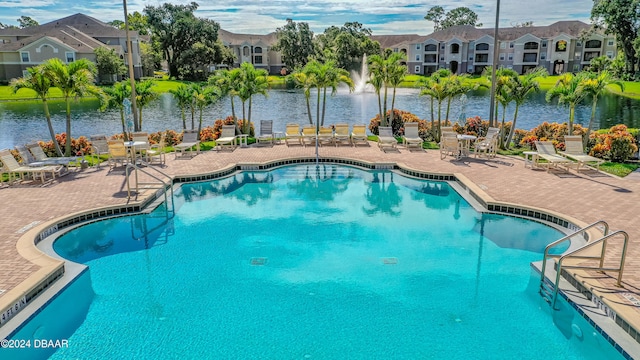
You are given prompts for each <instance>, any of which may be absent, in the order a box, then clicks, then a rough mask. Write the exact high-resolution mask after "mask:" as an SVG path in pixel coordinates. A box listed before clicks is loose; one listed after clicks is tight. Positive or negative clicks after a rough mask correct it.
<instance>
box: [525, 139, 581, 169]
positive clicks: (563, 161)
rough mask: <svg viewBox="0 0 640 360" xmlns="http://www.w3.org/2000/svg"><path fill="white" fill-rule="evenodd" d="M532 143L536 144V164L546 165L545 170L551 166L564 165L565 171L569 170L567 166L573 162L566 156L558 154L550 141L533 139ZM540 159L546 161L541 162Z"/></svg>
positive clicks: (539, 165)
mask: <svg viewBox="0 0 640 360" xmlns="http://www.w3.org/2000/svg"><path fill="white" fill-rule="evenodd" d="M534 143H535V145H536V151H537V152H538V155H537V157H536V161H535V162H536V164H535V165H536V166H538V167H545V166H546V168H547V171H549V170H551V168H559V167H560V166H564V167H565V169H566V171H569V168H570V167H571V166H572V165H573V164H574V162H573V161H571V160H569V159H567V158H566V157H564V156H560V155H558V154H557V153H556V148H555V146H553V143H552V142H551V141H535V142H534ZM541 160H545V161H546V162H542V161H541Z"/></svg>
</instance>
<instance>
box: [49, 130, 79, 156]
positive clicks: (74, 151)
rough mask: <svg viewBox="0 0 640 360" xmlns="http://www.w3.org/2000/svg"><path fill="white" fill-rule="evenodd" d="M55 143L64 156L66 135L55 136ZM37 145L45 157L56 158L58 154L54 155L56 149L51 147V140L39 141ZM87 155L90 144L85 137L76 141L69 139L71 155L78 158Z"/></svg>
mask: <svg viewBox="0 0 640 360" xmlns="http://www.w3.org/2000/svg"><path fill="white" fill-rule="evenodd" d="M56 141H57V142H58V145H59V146H60V150H62V153H63V154H64V151H65V150H64V149H65V146H66V142H67V134H66V133H61V134H56ZM38 144H39V145H40V147H41V148H42V150H43V151H44V153H45V154H47V156H49V157H56V156H58V154H56V148H55V146H54V145H53V141H52V140H49V141H39V142H38ZM89 153H91V143H90V142H89V141H88V140H87V138H86V137H84V136H80V137H79V138H77V139H74V138H71V155H74V156H80V155H83V154H89Z"/></svg>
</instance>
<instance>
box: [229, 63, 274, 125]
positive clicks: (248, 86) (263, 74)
mask: <svg viewBox="0 0 640 360" xmlns="http://www.w3.org/2000/svg"><path fill="white" fill-rule="evenodd" d="M267 75H268V73H267V71H266V70H264V69H256V68H255V67H254V66H253V64H251V63H248V62H245V63H242V64H241V65H240V75H239V77H238V79H237V81H236V82H235V84H234V85H233V87H234V91H235V93H236V95H237V96H238V97H239V98H240V101H241V102H242V119H243V123H242V125H243V129H242V133H243V134H249V131H250V129H251V104H252V99H253V95H257V94H261V95H264V96H265V97H266V96H267V90H268V89H269V83H268V81H267ZM247 101H249V104H248V112H247V111H245V105H246V104H247ZM245 116H246V117H245Z"/></svg>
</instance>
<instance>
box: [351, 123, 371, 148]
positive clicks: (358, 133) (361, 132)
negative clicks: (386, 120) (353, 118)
mask: <svg viewBox="0 0 640 360" xmlns="http://www.w3.org/2000/svg"><path fill="white" fill-rule="evenodd" d="M358 143H362V144H365V145H369V139H368V138H367V126H366V125H353V129H352V130H351V144H352V145H353V146H355V145H356V144H358Z"/></svg>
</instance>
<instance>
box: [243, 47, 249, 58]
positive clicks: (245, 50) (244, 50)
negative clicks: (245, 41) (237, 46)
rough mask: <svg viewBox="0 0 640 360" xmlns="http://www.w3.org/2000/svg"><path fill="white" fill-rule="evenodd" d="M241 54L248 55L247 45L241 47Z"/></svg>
mask: <svg viewBox="0 0 640 360" xmlns="http://www.w3.org/2000/svg"><path fill="white" fill-rule="evenodd" d="M242 56H249V47H248V46H245V47H243V48H242Z"/></svg>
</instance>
